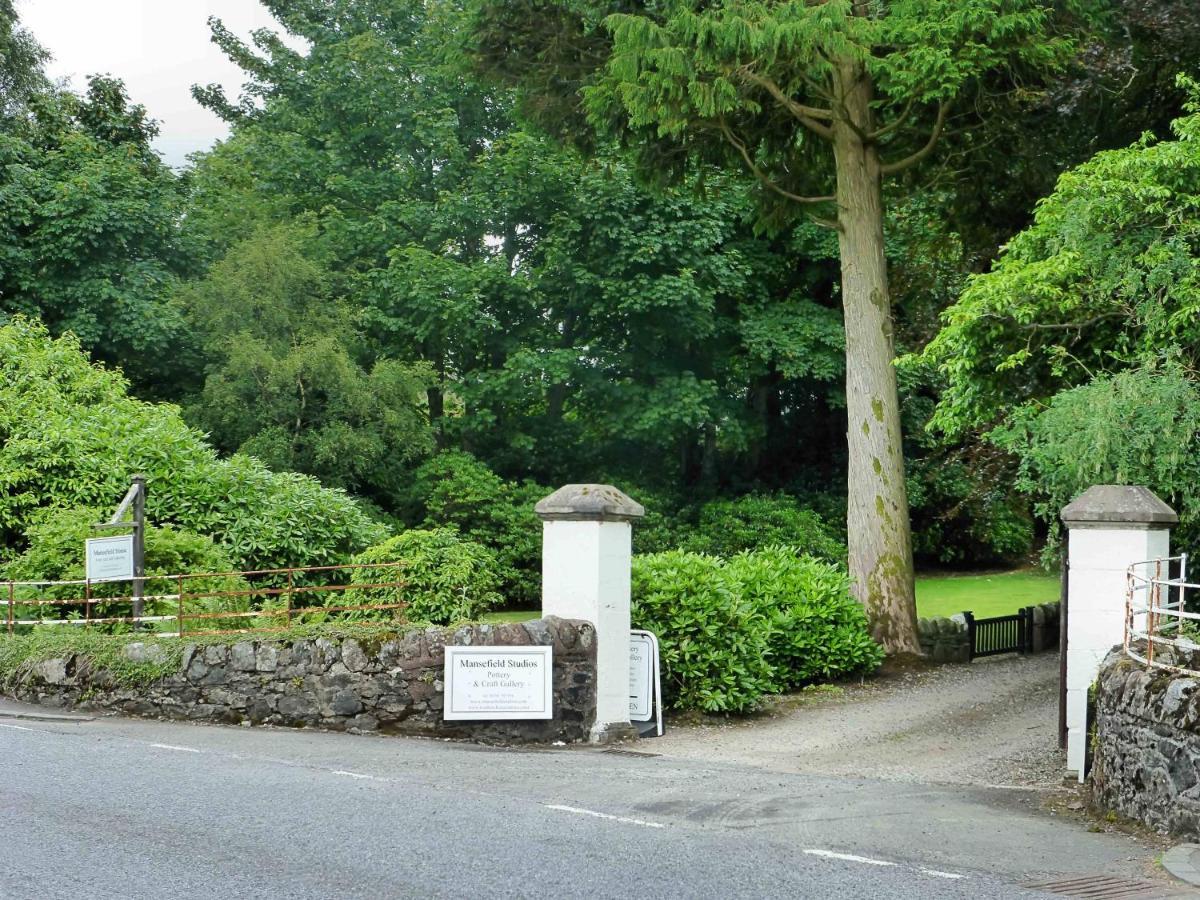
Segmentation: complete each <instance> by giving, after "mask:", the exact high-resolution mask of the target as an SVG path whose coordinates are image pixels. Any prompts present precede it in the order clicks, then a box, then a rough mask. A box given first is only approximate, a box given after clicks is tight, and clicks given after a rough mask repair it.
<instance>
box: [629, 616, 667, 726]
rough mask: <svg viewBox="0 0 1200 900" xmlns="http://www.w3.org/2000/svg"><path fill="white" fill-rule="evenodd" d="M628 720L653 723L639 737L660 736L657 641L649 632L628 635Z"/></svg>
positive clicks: (660, 675)
mask: <svg viewBox="0 0 1200 900" xmlns="http://www.w3.org/2000/svg"><path fill="white" fill-rule="evenodd" d="M629 721H630V722H654V723H655V724H654V725H653V726H649V727H647V728H643V729H641V733H642V737H647V736H648V735H650V734H651V733H655V734H657V735H658V736H659V737H662V733H663V721H662V673H661V671H660V669H659V657H658V638H657V637H655V635H654V633H653V632H651V631H631V632H629Z"/></svg>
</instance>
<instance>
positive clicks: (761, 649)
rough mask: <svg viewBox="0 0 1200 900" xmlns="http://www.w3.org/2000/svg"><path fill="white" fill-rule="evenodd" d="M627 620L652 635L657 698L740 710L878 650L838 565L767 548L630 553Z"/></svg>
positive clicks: (857, 664)
mask: <svg viewBox="0 0 1200 900" xmlns="http://www.w3.org/2000/svg"><path fill="white" fill-rule="evenodd" d="M633 624H634V627H636V628H644V629H646V630H648V631H652V632H654V634H655V635H657V636H658V640H659V645H660V647H661V650H662V661H663V670H664V672H663V692H664V694H666V698H665V699H666V701H667V702H668V703H669V704H670V705H672V706H674V707H676V708H680V709H701V710H704V711H706V712H747V711H750V710H752V709H754V708H755V707H756V706H757V705H758V703H759V701H760V700H761V699H762V697H763V695H764V694H768V693H776V692H780V691H784V690H787V689H789V688H794V687H798V686H800V685H803V684H808V683H810V682H813V681H821V680H826V679H830V678H838V677H843V676H846V675H851V674H854V673H859V672H868V671H872V670H874V669H876V668H877V667H878V666H879V664H880V662H882V660H883V651H882V650H881V649H880V647H879V645H878V644H876V643H875V642H874V641H873V640H872V639H871V637H870V634H869V632H868V630H867V619H866V616H865V615H864V614H863V611H862V607H860V606H859V605H858V604H857V603H856V602H855V601H854V600H853V598H852V597H851V596H850V578H849V576H848V575H847V574H846V571H845V569H844V568H842V567H841V566H840V565H837V564H833V563H827V562H824V561H822V560H818V559H814V558H812V557H810V556H804V555H802V554H800V553H799V552H798V551H797V550H796V549H795V548H792V547H783V546H772V547H766V548H763V549H762V550H758V551H755V552H748V553H741V554H739V555H737V556H735V557H734V558H733V559H730V560H728V561H726V560H723V559H720V558H719V557H715V556H707V555H704V554H699V553H691V552H688V551H681V550H673V551H668V552H666V553H655V554H648V555H644V556H635V557H634V560H633Z"/></svg>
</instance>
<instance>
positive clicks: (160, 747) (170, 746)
mask: <svg viewBox="0 0 1200 900" xmlns="http://www.w3.org/2000/svg"><path fill="white" fill-rule="evenodd" d="M150 746H151V747H154V748H155V749H156V750H179V751H181V752H183V753H203V752H204V751H203V750H197V749H196V748H195V747H180V746H178V745H176V744H151V745H150Z"/></svg>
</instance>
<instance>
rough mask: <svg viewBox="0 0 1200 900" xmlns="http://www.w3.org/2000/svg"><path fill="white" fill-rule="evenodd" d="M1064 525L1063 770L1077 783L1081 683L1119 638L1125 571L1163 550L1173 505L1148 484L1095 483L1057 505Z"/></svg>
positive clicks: (1083, 706)
mask: <svg viewBox="0 0 1200 900" xmlns="http://www.w3.org/2000/svg"><path fill="white" fill-rule="evenodd" d="M1061 517H1062V521H1063V524H1064V525H1065V526H1066V528H1067V572H1068V574H1067V769H1068V771H1069V772H1071V773H1072V774H1074V775H1076V776H1077V777H1078V779H1079V780H1080V781H1083V776H1084V768H1085V759H1086V755H1087V739H1088V735H1087V704H1088V689H1089V688H1090V687H1091V686H1092V684H1093V683H1094V682H1095V680H1096V676H1097V674H1098V673H1099V671H1100V663H1101V662H1102V661H1103V660H1104V657H1105V656H1106V655H1107V654H1108V651H1109V650H1111V649H1112V648H1113V646H1114V645H1116V644H1120V643H1121V642H1122V641H1123V640H1124V637H1125V591H1126V587H1127V581H1126V572H1127V571H1128V569H1129V567H1130V566H1131V565H1133V564H1134V563H1138V562H1143V561H1144V560H1148V559H1158V558H1160V557H1165V556H1168V555H1169V554H1170V537H1171V526H1172V525H1174V524H1175V523H1176V522H1178V521H1179V517H1178V516H1176V515H1175V511H1174V510H1173V509H1171V507H1169V506H1167V504H1165V503H1163V501H1162V500H1160V499H1159V498H1158V497H1157V496H1155V494H1154V493H1153V492H1152V491H1150V490H1149V489H1148V488H1144V487H1132V486H1124V485H1115V484H1098V485H1095V486H1093V487H1090V488H1088V489H1087V490H1086V491H1084V492H1083V493H1082V494H1080V495H1079V496H1078V497H1076V498H1075V499H1074V500H1073V501H1071V503H1069V504H1068V505H1067V506H1065V507H1063V510H1062V513H1061Z"/></svg>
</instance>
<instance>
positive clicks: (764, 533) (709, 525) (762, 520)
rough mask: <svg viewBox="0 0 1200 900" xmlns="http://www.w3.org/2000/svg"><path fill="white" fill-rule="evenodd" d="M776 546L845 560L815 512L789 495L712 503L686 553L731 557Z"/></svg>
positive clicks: (700, 517)
mask: <svg viewBox="0 0 1200 900" xmlns="http://www.w3.org/2000/svg"><path fill="white" fill-rule="evenodd" d="M774 544H786V545H787V546H790V547H797V548H799V549H800V550H801V551H802V552H804V553H807V554H809V555H811V556H816V557H820V558H821V559H827V560H829V561H831V562H845V560H846V545H845V544H843V543H842V542H841V541H840V540H838V538H837V534H836V532H835V531H834V529H833V528H831V527H830V526H829V525H828V524H826V522H825V521H824V520H823V519H822V518H821V517H820V516H819V515H817V513H815V512H813V511H812V510H811V509H807V508H805V507H804V506H801V505H800V504H799V503H798V502H797V501H795V500H794V499H792V498H791V497H786V496H768V495H762V494H750V495H748V496H745V497H739V498H737V499H736V500H713V501H710V502H709V503H705V504H704V505H703V506H702V507H700V510H699V515H698V517H697V520H696V525H695V530H694V532H693V533H692V534H691V535H690V536H689V537H687V538H686V539H685V542H684V544H683V545H682V546H683V548H684V549H687V550H692V551H694V552H697V553H711V554H713V555H716V556H723V557H730V556H733V555H734V554H736V553H741V552H742V551H743V550H755V549H757V548H759V547H766V546H769V545H774Z"/></svg>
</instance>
